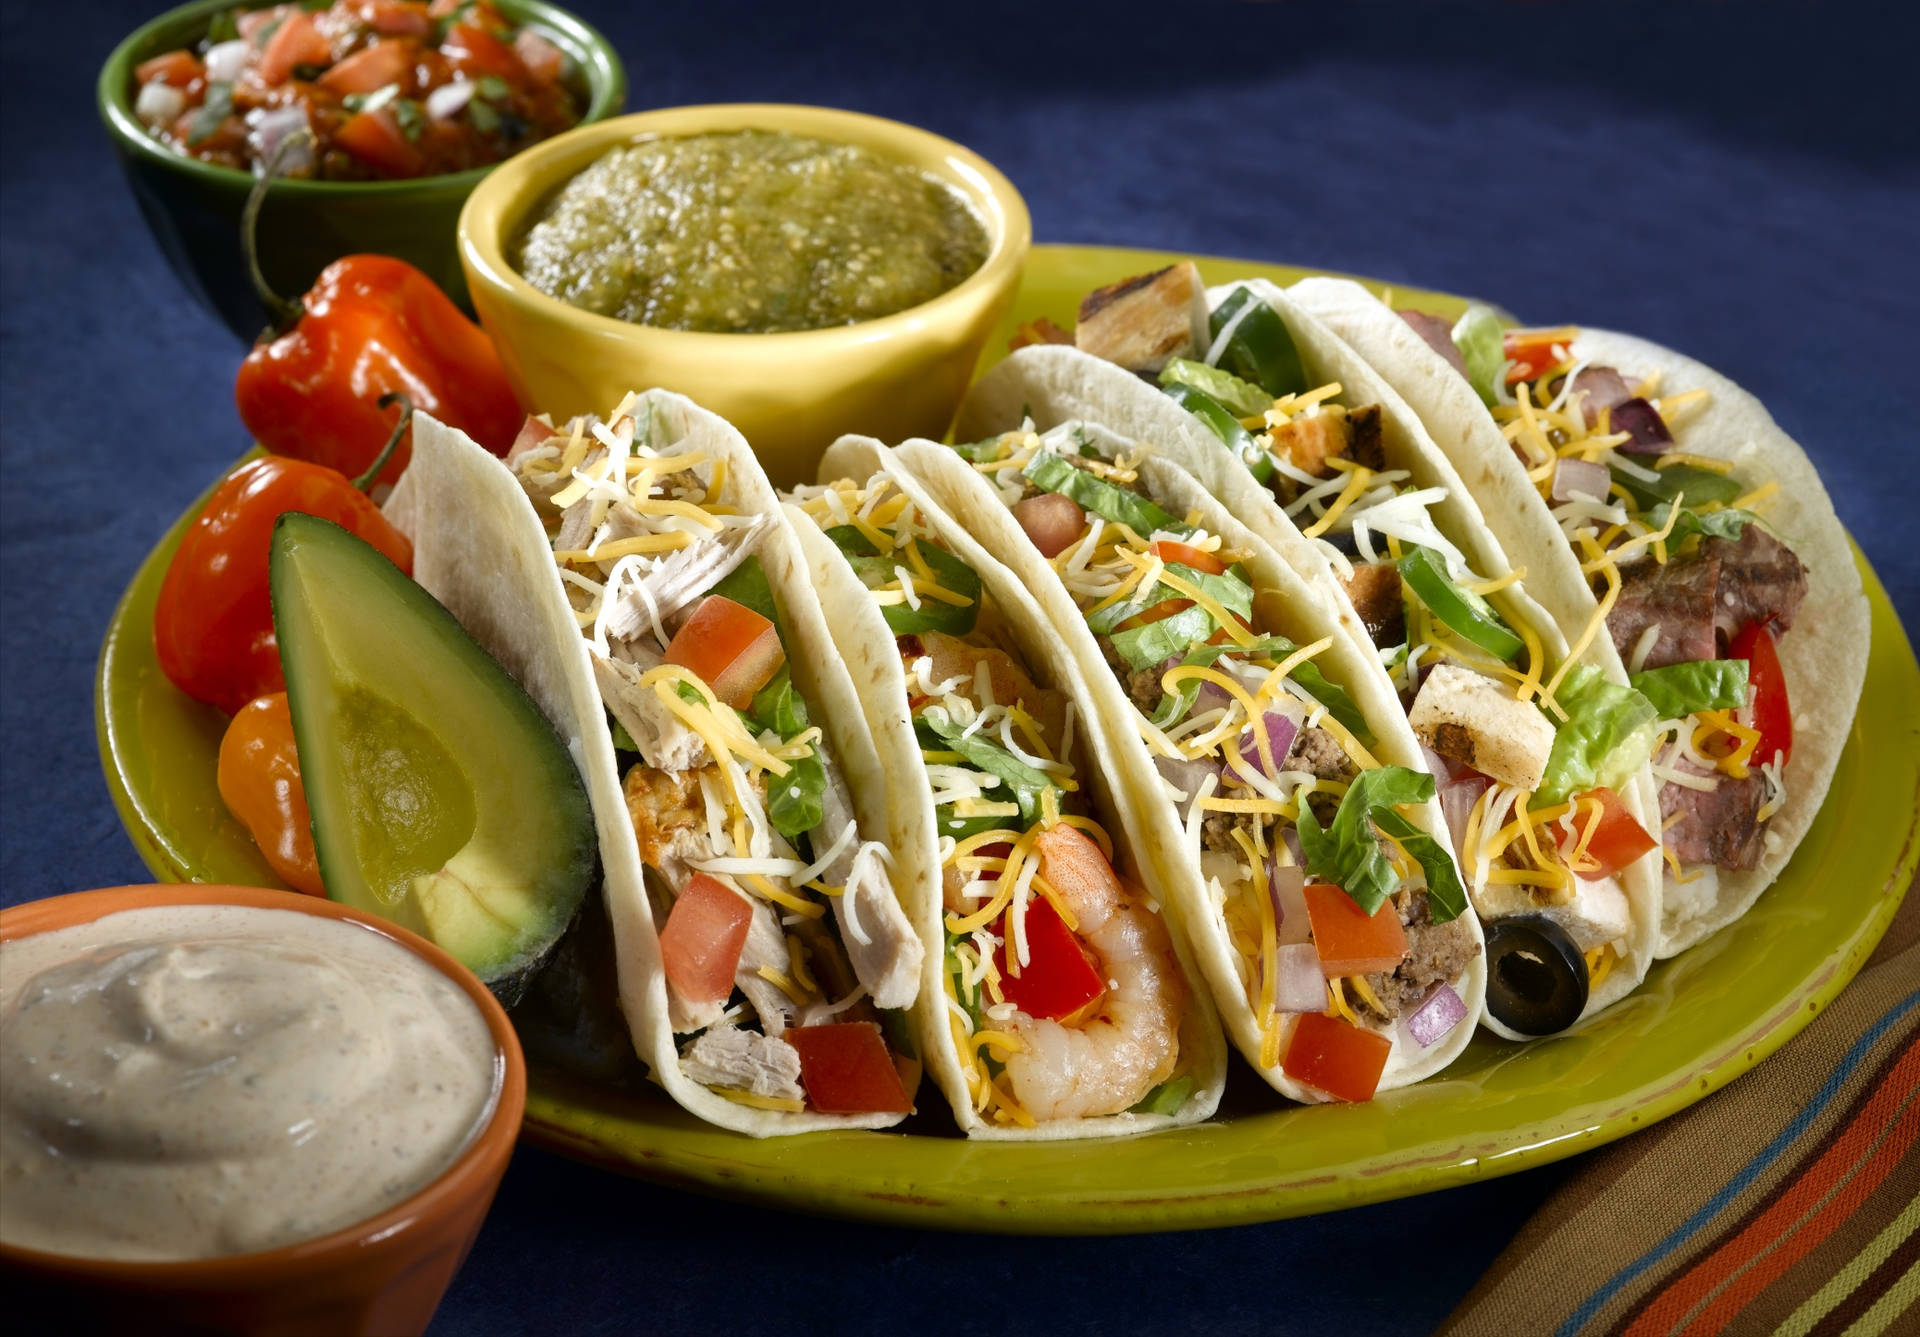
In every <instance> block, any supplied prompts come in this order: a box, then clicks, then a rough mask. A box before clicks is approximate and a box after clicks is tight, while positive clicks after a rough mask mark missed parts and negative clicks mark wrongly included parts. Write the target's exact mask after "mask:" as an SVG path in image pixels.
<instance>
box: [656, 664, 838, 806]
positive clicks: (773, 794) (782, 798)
mask: <svg viewBox="0 0 1920 1337" xmlns="http://www.w3.org/2000/svg"><path fill="white" fill-rule="evenodd" d="M684 685H685V684H682V686H684ZM746 714H747V720H748V722H749V723H750V724H752V725H753V726H754V727H755V728H756V729H771V730H772V731H773V732H774V733H776V734H778V735H779V736H780V738H781V740H782V741H785V740H787V739H790V738H793V737H795V736H796V735H798V734H799V733H800V732H801V731H802V730H804V729H805V728H806V727H807V725H808V719H807V703H806V699H805V698H804V697H802V696H801V695H800V692H799V689H798V688H796V687H795V686H794V685H793V673H792V669H791V666H790V665H787V664H782V665H781V666H780V671H779V672H778V673H776V674H774V675H773V678H772V680H771V681H770V682H768V683H767V685H766V686H765V687H762V688H761V689H760V690H759V691H758V692H756V693H755V694H754V698H753V700H752V702H751V703H750V704H749V705H748V706H747V712H746ZM787 765H788V766H789V768H790V769H789V770H788V771H787V773H786V774H785V775H773V776H768V777H767V821H768V822H770V823H771V824H772V826H773V829H774V830H776V831H778V832H779V833H780V834H781V835H783V836H785V837H786V838H787V839H789V840H793V839H795V838H797V837H800V836H804V835H805V834H806V833H808V832H809V831H812V830H813V829H814V828H815V827H816V826H819V825H820V816H821V805H820V796H821V795H822V794H823V793H825V792H826V788H827V770H826V767H825V766H823V765H822V764H821V762H820V749H819V748H818V747H817V746H816V747H811V748H809V749H808V750H807V755H806V756H804V757H800V758H798V759H797V760H794V761H790V762H788V763H787ZM836 834H837V833H836Z"/></svg>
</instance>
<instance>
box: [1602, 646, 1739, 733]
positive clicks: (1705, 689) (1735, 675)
mask: <svg viewBox="0 0 1920 1337" xmlns="http://www.w3.org/2000/svg"><path fill="white" fill-rule="evenodd" d="M1628 681H1630V682H1631V683H1632V684H1633V690H1634V691H1636V692H1638V693H1640V695H1642V696H1644V697H1646V698H1647V700H1649V701H1651V702H1652V703H1653V708H1654V709H1655V710H1657V711H1659V712H1660V718H1661V719H1663V720H1677V719H1684V718H1686V717H1687V716H1688V715H1691V714H1693V713H1694V712H1695V711H1700V710H1733V709H1735V708H1737V707H1739V706H1744V705H1746V704H1747V661H1746V660H1744V659H1697V660H1694V661H1693V662H1691V663H1687V664H1668V665H1666V666H1665V667H1664V668H1657V669H1648V670H1647V671H1646V672H1644V673H1636V674H1634V675H1633V676H1632V677H1631V678H1629V679H1628Z"/></svg>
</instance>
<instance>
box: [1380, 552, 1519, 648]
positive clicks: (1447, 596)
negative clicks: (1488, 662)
mask: <svg viewBox="0 0 1920 1337" xmlns="http://www.w3.org/2000/svg"><path fill="white" fill-rule="evenodd" d="M1399 565H1400V579H1402V580H1404V581H1405V582H1406V583H1407V587H1408V588H1409V589H1411V590H1412V591H1413V592H1414V594H1415V595H1417V596H1418V597H1419V599H1420V602H1421V603H1423V604H1425V605H1426V606H1427V608H1428V609H1429V610H1430V611H1431V612H1432V613H1433V615H1434V616H1435V617H1437V618H1439V619H1440V620H1441V621H1442V622H1444V623H1446V625H1447V626H1448V627H1449V628H1450V629H1451V630H1453V631H1454V632H1455V633H1457V634H1458V635H1461V636H1464V637H1466V638H1467V639H1468V640H1469V641H1472V642H1473V643H1474V644H1475V645H1477V646H1479V647H1480V648H1481V649H1482V650H1485V651H1486V652H1487V653H1488V654H1490V655H1497V656H1499V657H1500V658H1501V659H1507V660H1511V659H1513V658H1515V657H1516V656H1517V655H1519V653H1520V652H1521V651H1522V650H1524V649H1526V648H1527V647H1526V643H1525V642H1524V641H1522V640H1521V639H1520V638H1519V637H1518V636H1516V635H1514V633H1513V629H1512V628H1510V627H1509V626H1507V624H1506V623H1505V622H1504V621H1503V620H1502V619H1501V617H1500V614H1498V613H1497V612H1495V611H1494V608H1493V605H1492V604H1490V603H1488V602H1487V601H1486V600H1485V599H1482V598H1481V597H1480V596H1479V595H1477V594H1475V593H1474V592H1473V591H1472V590H1469V589H1463V588H1462V587H1461V586H1459V585H1456V584H1454V583H1453V581H1452V579H1451V578H1450V577H1449V576H1448V575H1447V566H1446V562H1445V561H1443V560H1442V559H1441V557H1440V554H1439V553H1437V552H1435V551H1434V550H1433V549H1431V548H1414V549H1413V550H1411V551H1410V552H1408V553H1407V554H1406V556H1404V557H1402V558H1401V559H1400V563H1399Z"/></svg>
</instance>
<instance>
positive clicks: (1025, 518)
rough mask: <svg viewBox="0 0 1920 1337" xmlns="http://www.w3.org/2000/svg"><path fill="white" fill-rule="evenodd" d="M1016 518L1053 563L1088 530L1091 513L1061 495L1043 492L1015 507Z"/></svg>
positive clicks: (1016, 504) (1042, 553) (1037, 546)
mask: <svg viewBox="0 0 1920 1337" xmlns="http://www.w3.org/2000/svg"><path fill="white" fill-rule="evenodd" d="M1013 518H1014V519H1016V520H1018V521H1019V522H1020V528H1022V529H1024V530H1026V531H1027V537H1028V538H1029V539H1031V540H1033V546H1034V547H1036V548H1038V549H1039V550H1040V555H1041V556H1042V557H1045V558H1047V559H1048V560H1049V561H1051V560H1052V559H1053V558H1055V557H1058V556H1059V555H1060V554H1061V553H1063V552H1065V551H1066V550H1067V549H1068V548H1069V547H1071V546H1072V544H1073V541H1074V540H1075V539H1077V538H1079V537H1080V535H1081V532H1082V531H1084V530H1085V529H1086V527H1087V513H1086V512H1085V511H1083V510H1081V509H1080V504H1079V503H1078V502H1076V501H1075V500H1074V499H1073V498H1072V497H1065V496H1062V495H1061V494H1060V493H1058V492H1042V493H1040V494H1039V495H1038V496H1033V497H1028V498H1026V499H1025V500H1024V501H1019V502H1016V503H1014V507H1013Z"/></svg>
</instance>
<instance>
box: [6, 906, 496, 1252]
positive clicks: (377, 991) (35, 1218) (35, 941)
mask: <svg viewBox="0 0 1920 1337" xmlns="http://www.w3.org/2000/svg"><path fill="white" fill-rule="evenodd" d="M500 1075H501V1060H500V1058H499V1056H498V1051H497V1049H496V1046H495V1045H494V1042H493V1039H492V1036H491V1035H490V1034H489V1033H488V1030H487V1023H486V1020H485V1018H484V1017H483V1016H482V1015H481V1013H480V1009H479V1008H478V1007H477V1006H475V1004H474V1002H473V1000H472V999H471V998H469V997H468V996H467V995H466V994H465V993H464V992H463V991H462V990H461V989H460V987H459V986H458V985H456V984H455V983H454V982H453V981H451V980H449V979H447V978H446V977H445V976H444V975H442V974H441V973H440V972H439V971H437V970H435V969H434V968H433V967H432V966H431V965H429V964H428V963H427V962H425V961H423V960H421V959H420V958H419V957H417V956H415V955H414V954H413V953H412V952H410V951H408V950H407V949H406V948H404V947H402V946H400V945H399V944H398V943H395V942H393V941H391V940H390V939H387V938H384V937H381V936H380V935H379V934H377V933H373V932H370V931H368V930H367V929H364V928H361V927H359V926H358V925H355V924H351V923H345V922H341V921H338V920H332V919H322V918H320V917H318V916H316V915H307V914H301V913H299V912H297V911H293V910H270V909H260V908H257V907H252V906H224V905H168V906H153V907H149V908H146V909H139V910H123V911H121V912H120V913H118V914H112V915H107V916H105V917H104V918H102V919H99V920H96V921H95V922H93V923H91V924H83V925H79V926H76V927H73V928H65V929H59V930H56V931H54V932H51V933H42V934H38V935H35V936H33V937H28V938H20V939H16V940H14V941H12V942H6V943H0V1240H4V1241H5V1242H6V1243H8V1244H11V1245H15V1246H18V1247H21V1248H30V1249H40V1250H45V1251H47V1252H51V1253H65V1254H82V1255H87V1256H90V1257H95V1258H120V1259H139V1260H155V1261H158V1260H179V1259H189V1258H213V1257H219V1256H221V1255H225V1254H237V1253H252V1252H255V1251H257V1250H261V1249H272V1248H278V1247H280V1246H282V1245H287V1244H294V1243H297V1242H299V1241H301V1240H306V1239H312V1238H314V1237H316V1236H319V1235H324V1234H327V1233H328V1232H330V1231H334V1230H339V1229H342V1228H344V1227H346V1226H350V1225H352V1224H353V1223H355V1222H356V1221H362V1220H365V1219H366V1218H367V1217H370V1216H373V1215H376V1214H377V1213H379V1212H381V1211H382V1210H384V1209H386V1208H388V1207H391V1206H393V1205H395V1204H396V1203H398V1202H400V1201H402V1200H403V1199H405V1198H407V1197H408V1196H410V1195H411V1194H413V1193H415V1192H417V1191H418V1190H419V1189H421V1188H424V1187H425V1186H426V1185H427V1184H429V1183H430V1182H432V1181H433V1180H434V1179H435V1178H436V1177H438V1176H439V1174H440V1173H441V1172H442V1171H443V1170H445V1169H446V1168H447V1166H449V1165H450V1164H452V1163H453V1161H454V1159H455V1158H456V1157H457V1156H458V1155H459V1154H460V1152H461V1151H462V1150H463V1149H464V1148H465V1147H466V1145H467V1144H468V1142H469V1141H471V1140H472V1138H473V1136H474V1134H475V1133H477V1132H478V1131H479V1130H480V1128H481V1127H482V1126H483V1125H484V1123H485V1122H486V1119H487V1117H488V1115H489V1114H490V1113H491V1112H492V1109H493V1105H494V1102H495V1100H496V1098H497V1095H498V1089H499V1084H500Z"/></svg>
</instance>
